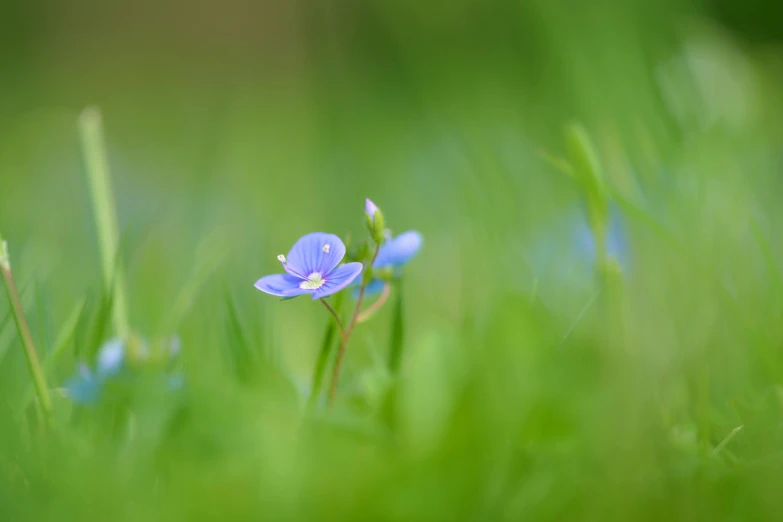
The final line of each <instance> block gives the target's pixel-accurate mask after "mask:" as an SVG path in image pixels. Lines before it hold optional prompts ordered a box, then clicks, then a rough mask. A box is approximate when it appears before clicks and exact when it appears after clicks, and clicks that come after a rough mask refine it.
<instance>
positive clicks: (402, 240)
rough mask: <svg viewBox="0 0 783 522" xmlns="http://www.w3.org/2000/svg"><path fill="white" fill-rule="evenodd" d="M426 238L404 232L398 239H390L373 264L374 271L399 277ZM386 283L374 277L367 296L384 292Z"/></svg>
mask: <svg viewBox="0 0 783 522" xmlns="http://www.w3.org/2000/svg"><path fill="white" fill-rule="evenodd" d="M423 243H424V238H423V237H422V235H421V234H420V233H419V232H417V231H415V230H409V231H407V232H403V233H402V234H400V235H398V236H397V237H394V238H390V239H388V240H387V241H386V243H384V244H383V245H382V246H381V248H380V250H378V256H377V257H376V258H375V262H374V263H373V265H372V267H373V271H374V273H375V274H380V273H382V272H383V271H388V272H391V274H389V275H392V276H399V275H400V273H401V269H402V267H403V266H404V265H405V264H406V263H407V262H408V261H410V260H411V259H413V257H414V256H415V255H416V254H417V253H418V252H419V250H420V249H421V246H422V244H423ZM385 285H386V281H385V280H384V279H382V278H380V277H374V278H373V279H372V281H370V282H369V283H368V285H367V288H366V289H365V294H368V295H370V294H375V293H378V292H380V291H382V290H383V287H384V286H385Z"/></svg>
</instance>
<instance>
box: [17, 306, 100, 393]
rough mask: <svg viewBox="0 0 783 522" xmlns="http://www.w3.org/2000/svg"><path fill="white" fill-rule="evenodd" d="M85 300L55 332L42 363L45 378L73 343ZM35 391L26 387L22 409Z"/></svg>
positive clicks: (75, 307) (49, 375)
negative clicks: (52, 343) (55, 335)
mask: <svg viewBox="0 0 783 522" xmlns="http://www.w3.org/2000/svg"><path fill="white" fill-rule="evenodd" d="M86 304H87V300H86V299H82V300H81V301H80V302H79V303H77V304H76V306H74V307H73V310H72V311H71V313H70V314H69V315H68V317H67V318H66V320H65V322H64V323H63V325H62V326H61V327H60V330H59V331H58V332H57V338H56V340H55V342H54V346H53V347H52V349H51V350H50V351H49V352H48V353H47V354H46V357H45V358H44V362H43V372H44V376H45V377H46V378H49V377H51V376H52V372H53V371H54V369H55V368H56V367H57V363H58V362H59V360H60V357H61V356H62V354H63V353H64V352H65V349H66V348H67V347H68V345H69V344H70V343H71V341H73V339H74V337H75V335H76V328H77V327H78V326H79V320H80V319H81V317H82V314H83V313H84V310H85V308H86ZM34 394H35V390H34V388H33V387H32V386H28V388H27V391H26V392H25V394H24V395H23V396H22V404H21V406H22V409H24V408H26V407H27V405H28V404H30V401H31V400H32V399H33V395H34Z"/></svg>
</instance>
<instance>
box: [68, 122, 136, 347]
mask: <svg viewBox="0 0 783 522" xmlns="http://www.w3.org/2000/svg"><path fill="white" fill-rule="evenodd" d="M79 131H80V136H81V144H82V154H83V156H84V163H85V167H86V170H87V180H88V182H89V185H90V195H91V198H92V204H93V210H94V215H95V225H96V228H97V231H98V245H99V247H100V251H101V267H102V269H103V283H104V285H105V286H106V288H107V289H110V290H111V294H112V295H113V296H114V305H113V318H114V328H115V330H116V333H117V335H118V336H120V337H122V338H125V337H127V336H128V335H129V334H130V323H129V320H128V307H127V303H126V294H125V278H124V274H123V270H122V268H121V265H120V263H119V262H118V261H117V256H118V248H119V232H118V230H119V228H118V226H117V213H116V210H115V207H114V196H113V194H112V187H111V177H110V174H109V160H108V156H107V153H106V143H105V140H104V134H103V120H102V117H101V113H100V111H99V110H98V109H97V108H96V107H89V108H87V109H85V110H84V112H82V114H81V116H80V117H79Z"/></svg>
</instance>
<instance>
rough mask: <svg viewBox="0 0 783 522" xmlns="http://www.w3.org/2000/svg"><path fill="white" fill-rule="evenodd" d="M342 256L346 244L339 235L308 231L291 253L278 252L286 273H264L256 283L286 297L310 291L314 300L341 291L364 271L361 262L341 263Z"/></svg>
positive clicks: (272, 292) (264, 289)
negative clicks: (265, 274)
mask: <svg viewBox="0 0 783 522" xmlns="http://www.w3.org/2000/svg"><path fill="white" fill-rule="evenodd" d="M343 257H345V244H343V242H342V241H341V240H340V238H339V237H337V236H335V235H334V234H324V233H323V232H314V233H312V234H307V235H306V236H304V237H302V238H301V239H299V241H297V242H296V243H295V244H294V246H293V247H292V248H291V251H290V252H288V256H284V255H282V254H281V255H279V256H277V259H278V261H280V263H282V265H283V268H284V269H285V271H286V273H285V274H274V275H269V276H265V277H262V278H261V279H259V280H258V281H256V284H255V287H256V288H258V289H259V290H261V291H262V292H266V293H267V294H271V295H276V296H279V297H283V298H291V297H296V296H299V295H303V294H311V295H312V296H313V300H315V299H321V298H323V297H326V296H329V295H332V294H334V293H336V292H339V291H340V290H342V289H343V288H345V287H346V286H348V285H349V284H351V283H352V282H353V280H354V279H356V277H357V276H358V275H359V274H360V273H361V271H362V264H361V263H346V264H344V265H340V261H342V260H343ZM338 265H339V266H338Z"/></svg>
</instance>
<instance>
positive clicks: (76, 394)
mask: <svg viewBox="0 0 783 522" xmlns="http://www.w3.org/2000/svg"><path fill="white" fill-rule="evenodd" d="M179 350H180V340H179V337H177V336H174V337H172V338H171V339H170V340H169V341H168V343H167V345H166V346H164V348H163V350H161V351H162V353H151V352H150V349H149V346H148V345H147V344H146V343H145V342H144V341H142V340H139V339H137V338H134V339H133V340H132V341H131V342H125V341H123V340H122V339H119V338H114V339H111V340H109V341H107V342H106V343H104V344H103V345H102V346H101V347H100V349H99V350H98V354H97V356H96V362H95V369H94V370H92V369H90V367H89V366H87V365H86V364H84V363H81V364H80V365H79V368H78V370H77V372H76V375H75V376H73V377H71V379H69V380H68V381H67V382H66V384H65V391H66V394H67V396H68V398H70V399H71V400H72V401H73V402H75V403H77V404H82V405H90V404H95V403H97V402H98V401H99V400H100V398H101V394H102V392H103V390H104V388H105V386H106V385H107V384H108V383H109V382H120V381H122V380H124V379H129V378H132V377H133V372H134V369H136V368H137V367H140V366H143V365H145V364H153V365H154V364H156V363H160V362H163V365H164V366H167V365H168V364H169V363H171V361H173V359H175V358H176V357H177V355H178V354H179ZM183 384H184V376H182V375H181V374H175V375H173V376H171V377H169V387H170V388H171V389H178V388H181V387H182V385H183Z"/></svg>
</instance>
